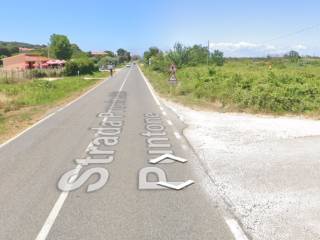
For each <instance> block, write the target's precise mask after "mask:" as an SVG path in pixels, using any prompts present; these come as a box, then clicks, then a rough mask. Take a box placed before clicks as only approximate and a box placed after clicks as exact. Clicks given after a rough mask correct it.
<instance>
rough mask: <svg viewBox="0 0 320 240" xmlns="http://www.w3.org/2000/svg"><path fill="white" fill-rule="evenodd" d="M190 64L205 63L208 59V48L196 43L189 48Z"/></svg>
mask: <svg viewBox="0 0 320 240" xmlns="http://www.w3.org/2000/svg"><path fill="white" fill-rule="evenodd" d="M188 56H189V59H188V65H191V66H196V65H199V64H204V63H206V62H207V59H208V48H207V47H203V46H201V45H194V46H193V47H191V48H189V49H188Z"/></svg>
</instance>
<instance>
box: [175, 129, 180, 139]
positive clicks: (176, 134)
mask: <svg viewBox="0 0 320 240" xmlns="http://www.w3.org/2000/svg"><path fill="white" fill-rule="evenodd" d="M174 135H175V136H176V138H177V139H181V135H180V133H178V132H176V131H175V132H174Z"/></svg>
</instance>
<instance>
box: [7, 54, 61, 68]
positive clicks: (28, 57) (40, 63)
mask: <svg viewBox="0 0 320 240" xmlns="http://www.w3.org/2000/svg"><path fill="white" fill-rule="evenodd" d="M2 61H3V69H4V70H26V69H37V68H38V69H39V68H40V69H42V68H48V67H61V66H64V64H65V61H59V60H54V59H49V58H47V57H42V56H37V55H33V54H27V53H23V54H18V55H15V56H11V57H7V58H3V59H2Z"/></svg>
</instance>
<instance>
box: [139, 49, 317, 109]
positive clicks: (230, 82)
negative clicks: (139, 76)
mask: <svg viewBox="0 0 320 240" xmlns="http://www.w3.org/2000/svg"><path fill="white" fill-rule="evenodd" d="M181 49H182V51H181ZM199 49H200V51H199ZM150 52H153V53H152V54H151V55H150ZM204 52H205V51H204V50H203V49H202V50H201V48H200V47H199V46H196V47H192V48H186V47H182V48H181V47H179V48H176V47H175V48H174V49H173V50H171V51H170V52H168V53H163V52H161V51H155V48H152V49H150V50H149V51H148V52H146V53H145V55H144V62H145V63H144V68H143V69H144V71H145V73H146V75H147V76H148V77H149V78H150V79H151V81H152V83H153V85H154V86H155V88H156V89H157V90H158V91H160V93H162V94H165V95H167V96H170V97H174V98H176V99H180V100H182V101H184V102H187V103H196V104H201V103H206V104H208V103H209V104H210V103H215V104H217V103H218V105H219V106H220V107H221V108H223V109H228V108H229V109H232V110H235V109H236V110H240V111H243V110H246V111H254V112H265V113H268V112H269V113H295V114H299V113H310V114H317V115H318V114H319V106H320V59H318V58H310V57H309V58H308V57H303V58H302V57H300V56H299V54H298V53H297V52H294V51H291V52H290V53H288V54H286V55H285V56H283V57H278V58H270V57H269V58H260V59H250V58H247V59H223V61H222V60H221V58H222V56H223V55H221V53H220V52H217V51H216V52H215V53H211V54H210V56H209V63H208V65H207V64H205V62H206V58H205V54H204ZM191 53H193V55H192V54H191ZM207 53H208V51H207ZM172 56H174V57H172ZM197 57H199V58H202V61H196V62H197V63H199V64H194V59H197ZM149 59H151V61H149ZM149 63H150V65H149ZM170 63H175V64H176V65H177V66H178V68H179V69H178V71H177V79H178V81H179V83H178V85H177V86H176V87H172V86H170V85H169V84H168V78H169V71H168V70H169V65H170Z"/></svg>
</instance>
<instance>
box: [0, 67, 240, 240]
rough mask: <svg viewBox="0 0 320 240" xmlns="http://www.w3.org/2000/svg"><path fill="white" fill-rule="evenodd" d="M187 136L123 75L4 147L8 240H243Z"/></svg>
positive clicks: (1, 224) (1, 216) (0, 208)
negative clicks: (211, 191) (207, 184)
mask: <svg viewBox="0 0 320 240" xmlns="http://www.w3.org/2000/svg"><path fill="white" fill-rule="evenodd" d="M183 128H184V125H183V123H182V122H181V121H180V120H179V119H178V118H177V117H176V116H175V115H174V114H173V113H172V112H170V110H168V109H166V108H165V107H164V106H162V104H161V102H158V100H157V98H156V97H155V96H154V94H152V91H151V90H150V87H149V86H148V82H146V81H145V79H144V77H143V76H142V74H141V72H140V70H139V69H138V67H137V66H135V65H133V66H132V67H130V68H126V69H123V70H121V71H120V72H119V73H118V74H116V75H115V76H114V77H112V78H109V79H107V80H106V81H104V82H102V83H101V84H100V85H98V86H97V87H96V88H94V89H93V90H92V91H90V92H88V93H87V94H86V95H84V96H83V97H81V98H79V99H77V100H76V101H74V102H72V104H69V105H67V106H65V107H64V108H62V109H59V110H58V111H56V112H54V113H53V114H51V115H50V116H48V117H47V118H45V119H44V120H43V121H41V122H39V123H38V124H36V125H35V126H33V127H32V128H31V129H29V130H28V131H26V132H25V133H23V134H22V135H20V136H18V137H17V138H15V139H13V140H12V141H10V142H8V143H5V144H3V145H2V146H1V147H0V163H1V168H0V193H1V194H0V239H6V240H9V239H14V240H17V239H19V240H20V239H37V240H40V239H52V240H57V239H59V240H64V239H70V240H71V239H103V240H105V239H128V240H129V239H130V240H135V239H137V240H138V239H139V240H141V239H148V240H150V239H181V240H186V239H201V240H205V239H210V240H212V239H219V240H222V239H234V236H233V234H232V233H231V230H230V229H229V226H228V224H227V223H226V222H225V219H224V217H223V216H222V214H221V212H220V210H219V208H217V207H216V206H215V205H214V204H212V200H210V199H209V197H208V196H207V194H206V192H205V191H204V189H203V187H202V186H201V182H202V179H201V178H202V177H203V176H204V175H202V174H201V173H199V169H198V170H197V169H195V168H196V167H195V166H196V165H197V163H196V161H197V159H196V157H195V156H194V154H193V153H192V151H191V150H190V148H189V147H188V143H187V142H186V140H185V138H184V137H183V136H182V134H181V131H182V129H183ZM165 153H167V154H172V155H173V156H177V157H179V158H177V159H176V160H171V161H170V159H169V158H170V156H169V158H165V157H164V158H165V159H164V161H162V160H161V159H157V157H159V156H162V155H163V154H165ZM167 156H168V155H167ZM77 159H78V160H77ZM75 160H77V161H75ZM150 160H153V161H154V163H150V162H149V161H150ZM185 160H187V161H186V162H185ZM157 161H159V162H157ZM148 173H149V174H148ZM157 176H158V177H157ZM66 179H67V180H68V181H65V180H66ZM80 183H81V184H80ZM59 187H60V189H59ZM76 187H77V188H76ZM61 188H62V189H64V191H61ZM72 188H76V189H74V190H72V191H69V190H71V189H72ZM174 188H181V189H180V190H176V189H174ZM88 191H91V192H88Z"/></svg>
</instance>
